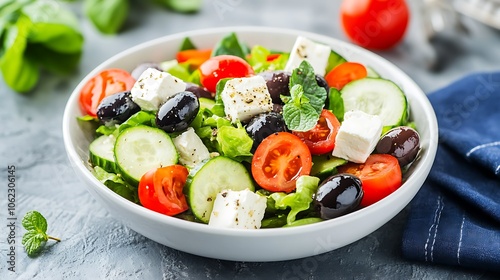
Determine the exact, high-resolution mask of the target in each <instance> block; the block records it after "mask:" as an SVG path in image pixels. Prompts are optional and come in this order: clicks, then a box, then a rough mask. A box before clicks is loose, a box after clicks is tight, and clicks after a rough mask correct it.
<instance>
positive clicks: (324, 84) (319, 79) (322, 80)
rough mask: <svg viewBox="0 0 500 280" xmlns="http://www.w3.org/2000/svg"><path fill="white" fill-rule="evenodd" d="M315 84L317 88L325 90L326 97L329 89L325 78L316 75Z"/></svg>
mask: <svg viewBox="0 0 500 280" xmlns="http://www.w3.org/2000/svg"><path fill="white" fill-rule="evenodd" d="M316 83H317V84H318V86H320V87H322V88H324V89H325V90H326V94H327V95H328V92H330V87H329V86H328V83H327V82H326V80H325V78H323V77H322V76H320V75H318V74H316Z"/></svg>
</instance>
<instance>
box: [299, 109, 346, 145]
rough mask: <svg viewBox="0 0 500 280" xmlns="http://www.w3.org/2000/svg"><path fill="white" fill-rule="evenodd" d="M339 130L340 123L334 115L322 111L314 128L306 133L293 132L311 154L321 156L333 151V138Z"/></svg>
mask: <svg viewBox="0 0 500 280" xmlns="http://www.w3.org/2000/svg"><path fill="white" fill-rule="evenodd" d="M339 128H340V122H339V120H338V119H337V117H335V115H334V114H333V113H332V112H330V111H328V110H325V109H323V111H321V115H320V116H319V120H318V123H317V124H316V126H315V127H314V128H313V129H311V130H309V131H306V132H299V131H293V132H292V133H293V134H294V135H296V136H298V137H299V138H300V139H301V140H302V141H303V142H304V143H305V144H306V145H307V147H308V148H309V151H311V154H313V155H321V154H325V153H329V152H331V151H333V148H335V137H336V136H337V132H338V131H339Z"/></svg>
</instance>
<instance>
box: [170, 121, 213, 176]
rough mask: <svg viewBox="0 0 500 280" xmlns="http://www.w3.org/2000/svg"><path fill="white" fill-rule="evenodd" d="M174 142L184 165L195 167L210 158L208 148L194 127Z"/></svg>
mask: <svg viewBox="0 0 500 280" xmlns="http://www.w3.org/2000/svg"><path fill="white" fill-rule="evenodd" d="M173 142H174V145H175V148H176V149H177V152H178V153H179V162H180V163H182V164H184V165H187V166H189V167H194V166H196V165H197V164H198V163H200V162H202V161H203V160H205V159H208V158H210V153H209V152H208V149H207V147H206V146H205V145H204V144H203V142H202V141H201V139H200V137H199V136H198V135H197V134H196V132H194V129H193V128H192V127H189V128H188V129H187V130H186V131H184V132H183V133H182V134H181V135H179V136H177V137H175V138H174V140H173Z"/></svg>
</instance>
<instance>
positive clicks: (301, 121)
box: [283, 85, 319, 131]
mask: <svg viewBox="0 0 500 280" xmlns="http://www.w3.org/2000/svg"><path fill="white" fill-rule="evenodd" d="M283 118H284V120H285V124H286V126H287V127H288V128H289V129H290V130H294V131H308V130H310V129H312V128H313V127H314V126H315V125H316V123H317V122H318V119H319V113H318V112H316V109H315V108H314V107H313V106H312V104H311V103H310V101H309V98H307V96H305V92H304V89H303V87H302V86H301V85H294V86H293V87H292V88H291V89H290V99H289V100H288V102H287V103H286V104H285V106H283Z"/></svg>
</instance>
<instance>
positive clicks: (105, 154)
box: [89, 135, 117, 173]
mask: <svg viewBox="0 0 500 280" xmlns="http://www.w3.org/2000/svg"><path fill="white" fill-rule="evenodd" d="M115 142H116V138H115V137H114V136H113V135H109V136H108V135H102V136H99V137H97V138H96V139H95V140H94V141H92V143H90V146H89V153H90V162H91V163H92V164H93V165H94V166H99V167H101V168H102V169H104V170H105V171H107V172H111V173H116V171H117V167H116V162H115V156H114V148H115Z"/></svg>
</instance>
